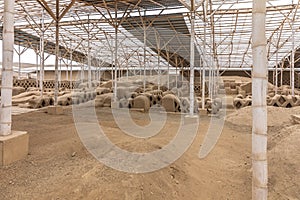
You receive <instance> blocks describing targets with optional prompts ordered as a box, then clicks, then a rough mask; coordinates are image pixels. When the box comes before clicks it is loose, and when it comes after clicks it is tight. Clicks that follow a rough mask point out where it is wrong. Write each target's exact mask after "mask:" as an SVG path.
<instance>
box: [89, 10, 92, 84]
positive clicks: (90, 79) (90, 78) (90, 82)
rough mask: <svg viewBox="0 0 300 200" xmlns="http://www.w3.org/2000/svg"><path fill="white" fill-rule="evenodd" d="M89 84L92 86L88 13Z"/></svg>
mask: <svg viewBox="0 0 300 200" xmlns="http://www.w3.org/2000/svg"><path fill="white" fill-rule="evenodd" d="M88 86H89V88H91V87H92V70H91V47H90V15H89V14H88Z"/></svg>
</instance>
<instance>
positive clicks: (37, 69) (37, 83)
mask: <svg viewBox="0 0 300 200" xmlns="http://www.w3.org/2000/svg"><path fill="white" fill-rule="evenodd" d="M35 53H36V57H35V58H36V59H35V62H36V63H35V64H36V69H35V74H36V86H35V87H36V88H38V87H39V79H38V73H39V54H38V50H37V49H36V52H35Z"/></svg>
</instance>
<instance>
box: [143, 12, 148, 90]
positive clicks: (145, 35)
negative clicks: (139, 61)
mask: <svg viewBox="0 0 300 200" xmlns="http://www.w3.org/2000/svg"><path fill="white" fill-rule="evenodd" d="M144 17H146V11H144ZM143 29H144V46H143V50H144V81H143V86H144V92H145V91H146V46H147V30H146V24H145V22H144V19H143Z"/></svg>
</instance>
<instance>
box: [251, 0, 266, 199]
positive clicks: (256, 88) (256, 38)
mask: <svg viewBox="0 0 300 200" xmlns="http://www.w3.org/2000/svg"><path fill="white" fill-rule="evenodd" d="M252 12H253V14H252V15H253V17H252V54H253V68H252V116H253V120H252V169H253V170H252V175H253V176H252V199H253V200H266V199H267V196H268V159H267V141H268V137H267V132H268V126H267V119H268V117H267V100H266V98H267V90H268V89H267V87H268V74H267V72H268V67H267V63H268V60H267V48H266V46H267V39H266V36H265V33H266V24H265V22H266V0H254V1H253V9H252Z"/></svg>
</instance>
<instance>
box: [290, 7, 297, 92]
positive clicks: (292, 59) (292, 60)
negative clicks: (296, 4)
mask: <svg viewBox="0 0 300 200" xmlns="http://www.w3.org/2000/svg"><path fill="white" fill-rule="evenodd" d="M295 12H296V11H295ZM294 21H295V19H294V18H293V20H292V55H291V69H290V70H291V88H292V96H295V27H294Z"/></svg>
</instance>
